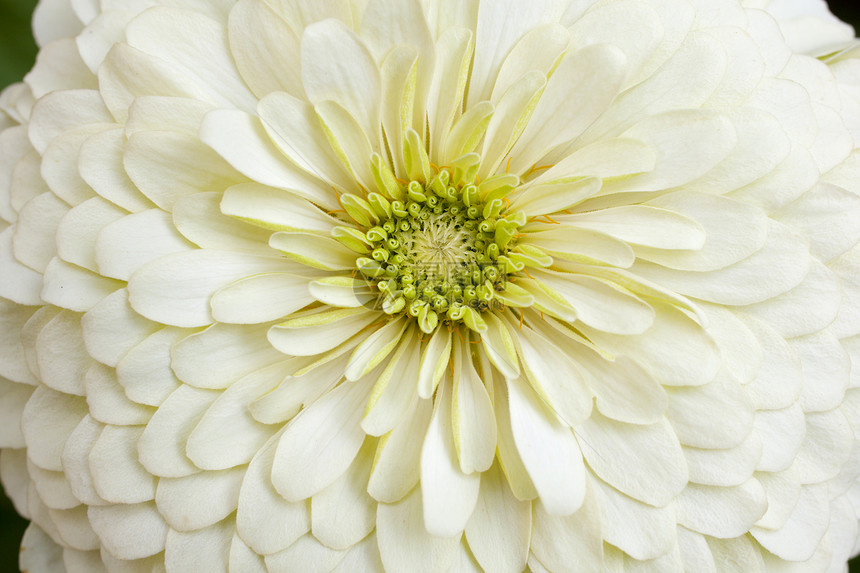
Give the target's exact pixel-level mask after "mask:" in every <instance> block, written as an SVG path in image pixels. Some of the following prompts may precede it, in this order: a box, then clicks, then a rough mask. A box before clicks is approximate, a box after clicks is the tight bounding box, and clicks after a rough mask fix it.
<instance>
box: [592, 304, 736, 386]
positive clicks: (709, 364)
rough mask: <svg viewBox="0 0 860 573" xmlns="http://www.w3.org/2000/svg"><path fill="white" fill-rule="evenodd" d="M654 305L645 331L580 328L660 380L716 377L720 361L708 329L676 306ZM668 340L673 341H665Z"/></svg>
mask: <svg viewBox="0 0 860 573" xmlns="http://www.w3.org/2000/svg"><path fill="white" fill-rule="evenodd" d="M651 306H653V307H654V309H655V310H656V311H657V312H656V314H655V316H654V324H653V325H652V326H651V328H650V329H649V330H648V331H647V332H645V333H644V334H639V335H634V336H612V335H607V334H604V333H602V332H601V331H598V330H594V329H590V328H585V327H580V328H582V329H583V330H584V331H585V333H586V334H587V336H589V338H591V339H592V340H594V341H596V342H597V343H598V344H599V345H600V346H602V347H604V348H606V349H607V350H610V351H612V352H613V353H615V354H626V355H627V356H629V357H630V358H632V359H633V360H635V361H636V362H638V363H639V364H640V365H642V366H643V367H644V368H645V369H646V370H647V371H648V372H650V373H651V375H652V376H653V377H654V379H655V380H657V381H658V382H659V383H660V384H664V385H669V386H699V385H702V384H705V383H706V382H710V381H711V380H713V378H714V376H715V375H716V373H717V368H718V367H719V365H720V362H719V353H718V350H717V346H716V344H715V343H714V341H713V340H712V339H711V337H710V336H709V335H708V334H707V332H705V331H704V330H703V329H702V328H701V327H700V326H699V325H698V324H696V322H695V321H693V320H691V319H690V318H689V317H688V316H687V315H685V314H682V313H681V312H680V311H678V310H677V309H676V308H675V307H671V306H667V305H663V304H659V303H656V302H652V303H651ZM667 340H671V341H672V344H671V345H669V344H666V342H665V341H667ZM670 346H671V348H670Z"/></svg>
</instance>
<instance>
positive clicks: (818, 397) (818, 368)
mask: <svg viewBox="0 0 860 573" xmlns="http://www.w3.org/2000/svg"><path fill="white" fill-rule="evenodd" d="M789 344H790V345H791V348H792V350H794V352H795V353H796V355H797V356H798V357H799V358H800V364H801V368H802V369H803V390H802V391H801V393H800V405H801V407H802V408H803V411H804V412H822V411H825V410H831V409H833V408H836V407H838V406H839V405H840V404H841V403H842V401H843V400H844V399H845V390H846V389H847V388H848V382H849V376H850V372H851V360H850V358H849V356H848V354H847V353H846V352H845V350H844V349H843V348H842V346H841V345H840V344H839V341H838V340H837V339H836V337H834V336H832V335H831V334H830V333H829V332H826V331H825V332H819V333H817V334H812V335H809V336H804V337H801V338H795V339H792V341H791V342H790V343H789Z"/></svg>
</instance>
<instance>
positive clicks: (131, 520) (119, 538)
mask: <svg viewBox="0 0 860 573" xmlns="http://www.w3.org/2000/svg"><path fill="white" fill-rule="evenodd" d="M87 514H88V515H89V518H90V525H92V526H93V529H94V530H95V532H96V533H97V534H98V536H99V539H101V542H102V544H103V546H104V548H105V549H106V550H107V551H109V552H110V553H111V554H112V555H115V556H116V557H118V558H120V559H140V558H143V557H149V556H150V555H155V554H156V553H160V552H161V551H164V544H165V542H166V540H167V532H168V530H169V528H168V527H167V524H166V523H165V522H164V520H163V519H162V518H161V516H160V515H159V514H158V510H157V509H156V508H155V504H154V503H151V502H150V503H138V504H136V505H125V504H119V505H106V506H102V507H98V506H95V507H94V506H91V507H90V508H89V509H88V510H87Z"/></svg>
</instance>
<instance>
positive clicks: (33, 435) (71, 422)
mask: <svg viewBox="0 0 860 573" xmlns="http://www.w3.org/2000/svg"><path fill="white" fill-rule="evenodd" d="M84 415H86V403H85V402H84V400H83V398H78V397H73V396H69V395H68V394H61V393H59V392H55V391H53V390H49V389H48V388H47V387H45V386H39V387H38V388H37V389H36V391H35V392H33V395H32V397H31V398H30V400H29V401H27V405H26V406H25V408H24V414H23V416H22V419H21V430H22V432H23V433H24V440H25V442H26V443H27V457H28V458H29V459H30V461H32V462H33V463H35V464H37V465H38V466H39V467H41V468H43V469H46V470H53V471H62V469H63V465H62V461H61V457H60V456H61V454H62V453H63V446H64V444H65V442H66V439H67V438H68V436H69V434H71V433H72V430H74V429H75V427H76V426H77V425H78V424H79V423H80V421H81V419H82V418H83V417H84Z"/></svg>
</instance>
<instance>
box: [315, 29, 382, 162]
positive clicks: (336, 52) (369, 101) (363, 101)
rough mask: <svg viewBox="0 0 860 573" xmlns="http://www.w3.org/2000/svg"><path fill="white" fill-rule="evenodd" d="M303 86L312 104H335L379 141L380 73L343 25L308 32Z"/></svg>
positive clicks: (365, 132)
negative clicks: (330, 102)
mask: <svg viewBox="0 0 860 573" xmlns="http://www.w3.org/2000/svg"><path fill="white" fill-rule="evenodd" d="M302 83H303V84H304V87H305V91H306V92H307V94H308V99H309V100H310V101H311V103H312V104H314V105H316V104H318V103H319V102H321V101H325V100H331V101H333V102H336V103H337V104H338V105H340V106H342V107H343V108H344V109H346V110H347V111H348V112H349V113H350V114H351V115H352V116H353V117H354V118H355V119H356V121H358V125H359V127H360V128H361V130H362V131H363V132H364V134H365V135H366V136H367V137H368V139H370V140H371V141H375V140H376V138H377V133H378V131H379V103H380V101H381V100H380V98H381V92H380V89H381V88H380V79H379V69H378V68H377V66H376V63H375V62H374V61H373V58H372V56H371V55H370V53H369V52H368V50H367V48H366V47H365V46H364V44H363V42H362V41H361V39H360V38H359V37H358V36H356V35H355V34H354V33H353V32H352V31H351V30H350V29H349V28H347V27H346V26H345V25H344V24H343V23H342V22H339V21H337V20H326V21H323V22H318V23H315V24H312V25H310V26H308V27H307V28H306V29H305V32H304V34H303V35H302ZM368 159H369V157H368Z"/></svg>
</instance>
